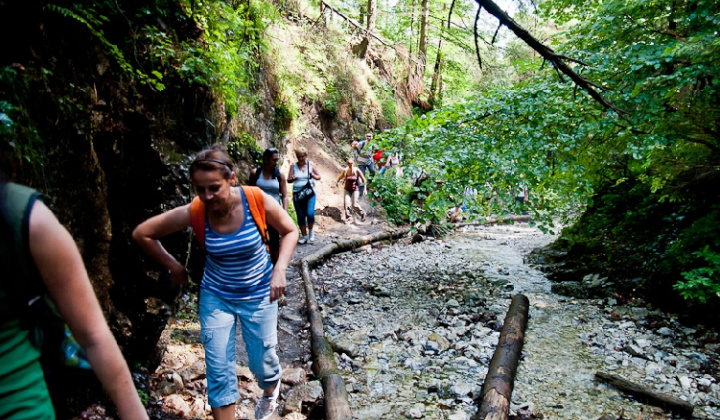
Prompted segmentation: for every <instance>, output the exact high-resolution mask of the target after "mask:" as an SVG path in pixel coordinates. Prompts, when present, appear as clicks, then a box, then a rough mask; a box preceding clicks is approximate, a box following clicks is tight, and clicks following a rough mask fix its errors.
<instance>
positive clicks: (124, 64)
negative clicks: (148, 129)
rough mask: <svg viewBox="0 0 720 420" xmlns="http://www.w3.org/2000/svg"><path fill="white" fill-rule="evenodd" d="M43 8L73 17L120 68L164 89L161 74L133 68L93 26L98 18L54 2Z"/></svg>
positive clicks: (153, 85)
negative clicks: (101, 45)
mask: <svg viewBox="0 0 720 420" xmlns="http://www.w3.org/2000/svg"><path fill="white" fill-rule="evenodd" d="M45 8H46V9H47V10H49V11H51V12H55V13H59V14H61V15H62V16H64V17H66V18H69V19H73V20H75V21H77V22H80V23H82V24H83V25H84V26H85V27H86V28H87V29H88V30H89V31H90V33H91V34H93V36H95V38H97V39H98V40H99V41H100V42H101V43H102V44H103V45H105V47H107V49H108V52H109V54H110V55H111V56H112V57H113V58H114V59H115V60H116V61H117V63H118V64H119V65H120V68H122V69H123V71H125V72H126V73H129V74H131V75H132V76H133V77H136V78H138V79H139V80H140V82H141V83H144V84H149V85H151V86H152V87H154V88H155V89H157V90H163V89H165V85H163V84H162V82H161V81H160V80H161V78H162V74H160V73H157V72H154V73H153V76H155V78H152V77H150V76H148V75H147V74H145V73H144V72H143V71H140V70H137V69H135V68H134V67H133V66H132V65H131V64H130V63H129V62H128V61H127V60H126V59H125V56H124V55H123V53H122V51H120V49H119V48H118V47H117V45H115V44H113V43H112V42H110V41H109V40H108V39H107V38H106V37H105V34H104V33H103V31H102V30H101V29H99V28H97V27H96V26H95V25H98V26H99V25H101V24H102V22H101V21H100V19H98V18H96V17H95V16H92V15H88V16H87V17H83V16H80V15H79V14H77V13H75V12H74V11H72V10H70V9H67V8H65V7H61V6H57V5H54V4H48V5H46V6H45ZM91 21H92V22H91Z"/></svg>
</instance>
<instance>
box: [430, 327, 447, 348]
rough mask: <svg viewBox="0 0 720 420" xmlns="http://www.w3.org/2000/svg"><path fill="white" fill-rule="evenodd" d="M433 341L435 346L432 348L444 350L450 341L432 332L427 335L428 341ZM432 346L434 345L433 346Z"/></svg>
mask: <svg viewBox="0 0 720 420" xmlns="http://www.w3.org/2000/svg"><path fill="white" fill-rule="evenodd" d="M430 342H435V343H436V344H437V347H436V348H435V349H434V350H437V351H445V350H447V349H449V348H450V341H448V339H447V338H445V337H443V336H442V335H440V334H438V333H436V332H434V333H432V334H430V335H429V336H428V343H430ZM428 345H429V344H428ZM433 347H434V346H433Z"/></svg>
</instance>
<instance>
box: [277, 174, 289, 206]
mask: <svg viewBox="0 0 720 420" xmlns="http://www.w3.org/2000/svg"><path fill="white" fill-rule="evenodd" d="M278 181H280V182H279V184H280V201H281V202H282V208H283V210H285V211H287V209H288V192H287V184H288V182H287V179H286V178H285V174H282V173H281V174H280V179H279V180H278Z"/></svg>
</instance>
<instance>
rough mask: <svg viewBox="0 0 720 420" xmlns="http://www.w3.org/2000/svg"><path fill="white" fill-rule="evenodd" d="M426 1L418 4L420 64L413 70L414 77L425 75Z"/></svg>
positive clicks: (423, 0) (427, 13)
mask: <svg viewBox="0 0 720 420" xmlns="http://www.w3.org/2000/svg"><path fill="white" fill-rule="evenodd" d="M429 15H430V12H429V11H428V0H422V2H421V3H420V40H419V41H418V61H419V62H420V63H421V64H420V65H419V66H417V67H416V68H415V75H417V76H420V78H422V76H423V75H424V74H425V64H426V63H427V56H426V54H427V33H428V18H429Z"/></svg>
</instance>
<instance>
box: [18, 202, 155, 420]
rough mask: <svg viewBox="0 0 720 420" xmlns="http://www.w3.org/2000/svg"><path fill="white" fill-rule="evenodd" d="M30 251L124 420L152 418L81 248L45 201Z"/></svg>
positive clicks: (33, 219) (35, 217) (34, 216)
mask: <svg viewBox="0 0 720 420" xmlns="http://www.w3.org/2000/svg"><path fill="white" fill-rule="evenodd" d="M29 237H30V254H31V255H32V257H33V260H34V261H35V264H36V265H37V268H38V271H39V273H40V276H41V278H42V280H43V283H44V284H45V286H46V287H47V290H48V292H49V294H50V297H51V298H52V299H53V301H54V302H55V303H56V304H57V307H58V310H59V311H60V314H61V315H62V317H63V319H64V320H65V322H67V324H68V326H69V327H70V330H71V331H72V332H73V334H74V336H75V338H76V339H77V341H78V343H80V345H81V346H82V347H83V348H84V349H85V351H86V352H87V356H88V360H89V362H90V365H91V366H92V367H93V370H94V371H95V374H96V375H97V377H98V379H99V380H100V382H101V383H102V385H103V387H104V388H105V391H106V392H107V393H108V395H109V396H110V398H111V399H112V401H113V402H114V403H115V405H116V406H117V409H118V414H119V415H120V417H121V418H122V419H125V420H130V419H132V420H134V419H147V418H148V415H147V411H146V410H145V407H143V405H142V402H141V401H140V397H139V396H138V393H137V390H136V389H135V385H134V384H133V381H132V377H131V376H130V370H129V369H128V366H127V363H126V362H125V359H124V358H123V355H122V353H121V352H120V348H119V347H118V345H117V342H116V341H115V337H113V335H112V333H111V332H110V329H109V328H108V325H107V322H106V321H105V317H104V316H103V313H102V310H101V308H100V304H99V303H98V300H97V298H96V297H95V292H94V291H93V288H92V285H91V284H90V279H89V278H88V274H87V271H86V270H85V265H84V264H83V261H82V257H81V256H80V252H79V251H78V249H77V246H76V245H75V241H74V240H73V238H72V236H70V233H69V232H68V231H67V230H66V229H65V228H64V227H63V226H62V225H61V224H60V222H58V220H57V218H55V215H54V214H53V213H52V212H51V211H50V209H48V208H47V207H46V206H45V205H44V204H43V203H42V202H36V203H35V205H34V206H33V208H32V211H31V213H30V232H29Z"/></svg>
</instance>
